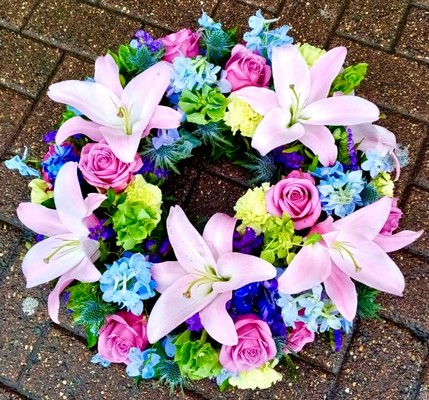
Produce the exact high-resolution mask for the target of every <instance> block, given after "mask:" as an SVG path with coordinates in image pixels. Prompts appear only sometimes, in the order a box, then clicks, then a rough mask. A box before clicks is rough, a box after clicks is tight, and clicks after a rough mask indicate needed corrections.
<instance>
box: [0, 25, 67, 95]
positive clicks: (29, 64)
mask: <svg viewBox="0 0 429 400" xmlns="http://www.w3.org/2000/svg"><path fill="white" fill-rule="evenodd" d="M0 43H2V57H1V58H0V70H1V71H2V73H1V76H0V82H1V83H3V84H4V85H6V86H8V87H10V88H11V89H14V90H17V91H19V92H22V93H24V94H26V95H28V96H31V97H36V96H37V94H38V93H39V92H40V90H41V89H42V87H43V85H44V84H45V82H46V81H47V79H48V77H49V76H50V75H51V73H52V71H53V69H54V67H55V65H56V63H57V62H58V60H59V58H60V55H61V52H60V51H59V50H58V49H52V48H50V47H47V46H45V45H44V44H42V43H39V42H35V41H33V40H31V39H28V38H24V37H23V36H21V35H19V34H18V33H15V32H10V31H6V30H2V29H1V30H0Z"/></svg>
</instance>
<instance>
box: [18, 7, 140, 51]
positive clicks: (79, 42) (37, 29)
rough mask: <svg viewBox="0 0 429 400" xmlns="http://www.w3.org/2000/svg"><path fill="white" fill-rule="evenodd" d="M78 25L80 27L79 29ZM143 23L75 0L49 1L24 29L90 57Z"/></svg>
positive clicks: (36, 12)
mask: <svg viewBox="0 0 429 400" xmlns="http://www.w3.org/2000/svg"><path fill="white" fill-rule="evenodd" d="M77 27H78V29H76V28H77ZM139 27H140V22H139V21H136V20H131V19H129V18H126V17H124V16H120V15H117V14H115V13H112V12H109V11H107V10H104V9H99V8H96V7H93V6H91V5H89V4H84V3H80V2H78V1H73V0H45V1H43V2H42V3H40V4H39V6H38V7H37V9H36V10H35V11H34V12H33V14H32V16H31V18H30V20H29V21H28V23H27V24H26V26H25V29H24V32H25V33H26V34H28V35H31V36H34V37H36V38H40V39H41V40H43V41H46V42H47V43H50V44H53V45H56V46H58V47H60V48H63V49H67V50H71V51H73V52H77V53H79V54H82V55H84V56H86V57H89V58H95V57H96V56H98V55H99V54H104V53H106V51H107V49H113V50H116V47H117V46H118V45H119V44H121V43H124V42H126V41H128V40H129V38H130V36H132V35H133V33H134V31H135V30H137V29H138V28H139Z"/></svg>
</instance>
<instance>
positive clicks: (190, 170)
mask: <svg viewBox="0 0 429 400" xmlns="http://www.w3.org/2000/svg"><path fill="white" fill-rule="evenodd" d="M192 163H193V159H191V161H190V162H188V163H184V164H182V165H181V166H180V172H181V173H180V175H176V174H174V173H171V174H170V177H169V179H168V181H167V183H166V186H165V192H164V188H161V189H162V190H163V193H168V194H172V195H173V196H174V198H175V204H179V205H181V206H184V204H185V201H186V198H187V197H188V194H189V192H190V191H191V190H192V188H193V187H194V185H195V182H196V180H197V178H198V170H197V169H196V168H195V167H194V166H192Z"/></svg>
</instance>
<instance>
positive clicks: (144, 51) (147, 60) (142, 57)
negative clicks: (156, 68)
mask: <svg viewBox="0 0 429 400" xmlns="http://www.w3.org/2000/svg"><path fill="white" fill-rule="evenodd" d="M163 52H164V49H162V50H158V51H156V52H152V51H151V50H150V49H149V48H148V47H146V46H145V45H143V46H142V47H140V48H139V49H136V51H135V54H134V55H132V56H131V57H130V64H132V65H134V66H135V67H136V68H137V69H138V71H139V72H142V71H145V70H147V69H148V68H149V67H151V66H152V65H154V64H156V63H157V62H158V61H159V60H160V59H161V58H162V53H163Z"/></svg>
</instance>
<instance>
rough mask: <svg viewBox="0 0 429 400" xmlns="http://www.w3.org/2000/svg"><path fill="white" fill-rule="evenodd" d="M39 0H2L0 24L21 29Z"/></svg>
mask: <svg viewBox="0 0 429 400" xmlns="http://www.w3.org/2000/svg"><path fill="white" fill-rule="evenodd" d="M38 1H39V0H24V1H20V2H19V3H18V2H17V1H16V0H2V2H1V7H0V25H4V26H7V27H10V28H12V29H20V28H22V26H23V25H24V23H25V20H26V18H27V17H28V16H29V15H30V13H31V11H32V10H33V7H34V6H35V5H36V4H37V3H38Z"/></svg>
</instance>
